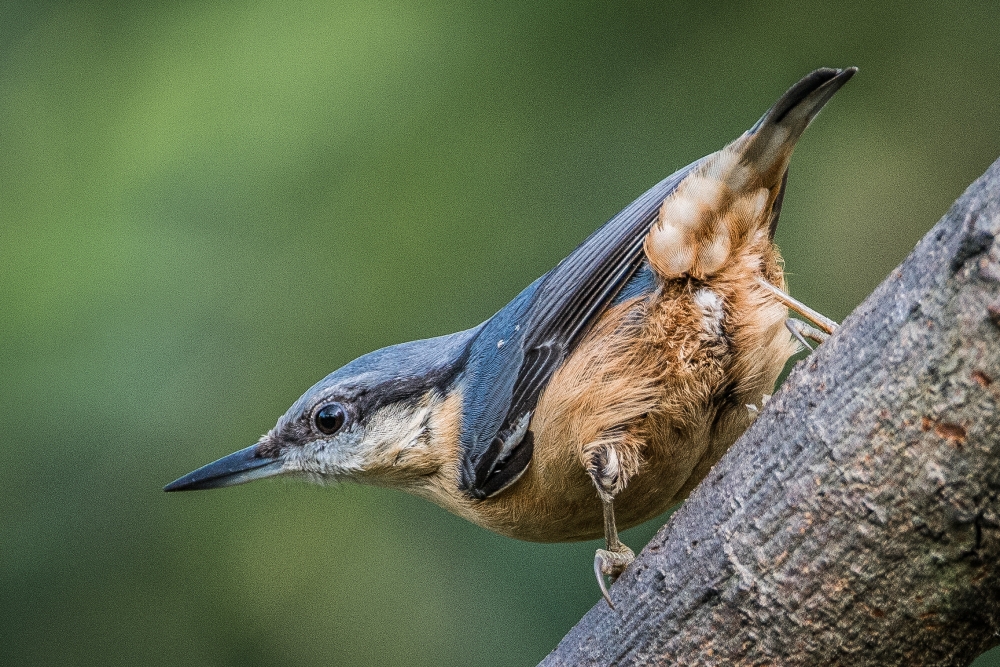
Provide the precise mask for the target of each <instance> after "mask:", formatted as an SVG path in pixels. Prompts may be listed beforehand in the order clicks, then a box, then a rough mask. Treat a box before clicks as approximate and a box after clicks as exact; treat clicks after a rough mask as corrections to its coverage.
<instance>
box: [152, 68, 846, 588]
mask: <svg viewBox="0 0 1000 667" xmlns="http://www.w3.org/2000/svg"><path fill="white" fill-rule="evenodd" d="M855 71H856V70H855V69H854V68H848V69H844V70H835V69H819V70H816V71H815V72H813V73H811V74H809V75H808V76H806V77H805V78H804V79H802V80H801V81H799V82H798V83H797V84H795V85H794V86H792V88H791V89H790V90H789V91H788V92H787V93H785V94H784V95H783V96H782V97H781V99H779V100H778V101H777V103H776V104H775V105H774V106H773V107H771V109H770V110H769V111H768V112H767V113H766V114H764V116H763V118H761V119H760V120H759V121H758V122H757V124H755V125H754V126H753V127H752V128H750V130H748V131H747V132H746V133H744V134H743V135H742V136H741V137H739V138H738V139H737V140H736V141H734V142H733V143H731V144H729V145H728V146H726V147H725V148H723V149H722V150H720V151H718V152H716V153H712V154H711V155H709V156H707V157H704V158H702V159H700V160H698V161H697V162H694V163H692V164H690V165H688V166H687V167H684V168H683V169H681V170H680V171H678V172H676V173H675V174H673V175H671V176H669V177H667V178H666V179H664V180H663V181H661V182H660V183H658V184H657V185H655V186H653V187H652V188H651V189H650V190H649V191H648V192H646V193H645V194H643V195H642V196H641V197H639V198H638V199H637V200H635V201H634V202H633V203H632V204H630V205H629V206H628V207H627V208H626V209H625V210H623V211H622V212H621V213H619V214H618V215H616V216H615V217H614V218H612V219H611V221H609V222H608V223H607V224H605V225H604V226H603V227H601V228H600V229H598V230H597V231H596V232H594V233H593V234H591V235H590V237H589V238H587V239H586V240H585V241H584V242H583V243H582V244H581V245H580V246H579V247H578V248H577V249H576V250H574V251H573V252H572V253H571V254H570V255H569V256H568V257H566V258H565V259H564V260H563V261H562V262H560V263H559V264H558V265H557V266H556V267H555V268H554V269H552V270H551V271H549V272H548V273H547V274H545V275H544V276H542V277H541V278H539V279H538V280H536V281H535V282H533V283H532V284H531V285H529V286H528V287H527V288H526V289H525V290H524V291H523V292H521V293H520V294H519V295H518V296H517V297H515V298H514V300H513V301H511V302H510V303H509V304H507V305H506V306H505V307H504V308H502V309H501V310H500V311H499V312H498V313H497V314H496V315H494V316H493V317H491V318H489V319H488V320H486V321H485V322H483V323H482V324H480V325H479V326H477V327H474V328H472V329H469V330H467V331H461V332H459V333H455V334H451V335H448V336H441V337H438V338H431V339H428V340H419V341H414V342H409V343H402V344H400V345H394V346H392V347H387V348H384V349H381V350H376V351H375V352H371V353H369V354H366V355H364V356H362V357H360V358H358V359H355V360H354V361H352V362H351V363H349V364H347V365H346V366H344V367H343V368H341V369H339V370H337V371H334V372H333V373H331V374H330V375H328V376H326V377H325V378H323V379H322V380H320V381H319V383H317V384H316V385H314V386H313V387H312V388H311V389H309V391H307V392H306V393H305V394H303V395H302V397H301V398H299V400H298V401H296V402H295V404H294V405H292V407H290V408H289V409H288V411H287V412H286V413H285V414H284V415H282V417H281V418H280V419H279V420H278V423H277V425H275V427H274V428H272V429H271V430H270V431H269V432H268V433H267V434H266V435H264V436H263V437H261V439H260V440H259V441H258V442H257V443H256V444H254V445H251V446H250V447H247V448H246V449H242V450H240V451H238V452H236V453H234V454H230V455H229V456H226V457H223V458H221V459H219V460H218V461H216V462H214V463H210V464H208V465H206V466H204V467H202V468H199V469H198V470H195V471H194V472H192V473H190V474H188V475H185V476H184V477H181V478H180V479H178V480H177V481H175V482H172V483H171V484H169V485H167V486H166V487H165V490H166V491H181V490H189V489H211V488H216V487H221V486H230V485H233V484H241V483H243V482H249V481H251V480H255V479H261V478H263V477H272V476H275V475H294V476H299V477H305V478H307V479H311V480H314V481H319V482H322V481H326V480H332V481H341V480H351V481H356V482H364V483H368V484H377V485H380V486H387V487H392V488H396V489H401V490H403V491H407V492H409V493H412V494H414V495H416V496H419V497H421V498H426V499H428V500H430V501H432V502H435V503H437V504H438V505H440V506H441V507H443V508H445V509H447V510H449V511H451V512H454V513H455V514H458V515H459V516H462V517H464V518H466V519H468V520H469V521H472V522H473V523H476V524H479V525H480V526H483V527H485V528H488V529H490V530H493V531H496V532H498V533H501V534H503V535H508V536H510V537H514V538H518V539H522V540H533V541H539V542H561V541H570V540H584V539H591V538H594V537H598V536H600V535H602V534H603V535H604V538H605V540H606V549H599V550H598V551H597V555H596V557H595V561H594V569H595V573H596V575H597V579H598V582H599V584H600V587H601V590H602V592H603V594H604V596H605V598H606V599H607V600H608V603H609V604H610V602H611V598H610V596H609V594H608V592H607V588H606V586H605V581H604V576H609V577H611V578H612V580H613V579H614V578H615V577H617V576H618V575H619V574H620V573H621V572H622V571H623V570H624V568H625V567H626V566H627V565H628V564H629V563H630V562H631V561H632V559H633V558H634V556H633V553H632V551H631V550H630V549H629V548H628V547H626V546H625V545H623V544H622V543H621V542H619V541H618V532H617V527H618V526H625V527H629V526H633V525H636V524H638V523H640V522H643V521H646V520H647V519H650V518H652V517H654V516H657V515H658V514H660V513H662V512H663V511H665V510H666V509H668V508H669V507H670V506H672V505H674V504H676V503H677V502H679V501H681V500H683V499H684V498H685V497H686V496H687V495H688V493H689V492H690V491H691V490H692V489H693V488H694V486H695V485H696V484H697V483H698V482H699V481H700V480H701V479H702V478H703V477H704V476H705V474H706V473H707V472H708V470H709V468H710V467H711V466H712V465H713V464H714V463H715V462H716V461H717V460H718V459H719V457H721V456H722V454H723V453H724V452H725V451H726V449H727V448H728V447H729V446H730V445H731V444H732V443H733V442H734V441H735V440H736V438H737V437H738V436H739V435H740V434H741V433H742V432H743V431H744V429H746V427H747V426H748V425H749V423H750V420H751V415H750V413H749V411H748V409H747V406H748V405H750V404H760V403H762V401H763V398H764V396H765V395H766V394H769V393H770V392H771V391H772V390H773V388H774V383H775V382H776V380H777V378H778V374H779V373H780V372H781V370H782V368H783V367H784V365H785V362H786V361H787V360H788V358H789V357H790V356H791V355H792V354H793V353H795V351H796V350H797V349H798V344H797V343H796V342H795V341H794V340H793V339H792V337H791V336H790V335H789V333H788V331H787V330H786V328H785V327H786V320H787V317H788V308H789V307H791V308H793V309H794V310H796V311H798V312H799V313H800V314H802V315H804V316H805V317H806V318H807V319H810V320H811V321H812V322H813V323H814V324H816V325H817V326H819V327H820V328H821V329H823V330H824V331H826V332H827V333H829V332H831V331H832V330H833V326H834V325H833V323H832V322H830V321H829V320H826V319H825V318H823V317H822V316H821V315H819V314H818V313H815V312H814V311H811V310H809V309H808V308H806V307H805V306H802V305H801V304H799V303H798V302H796V301H794V300H793V299H791V297H789V296H787V294H785V292H784V290H785V279H784V273H783V271H782V265H781V257H780V255H779V253H778V249H777V247H776V246H775V244H774V232H775V228H776V226H777V222H778V214H779V212H780V209H781V201H782V198H783V196H784V192H785V184H786V181H787V175H788V162H789V159H790V158H791V155H792V149H793V148H794V146H795V143H796V141H797V140H798V138H799V137H800V136H801V134H802V132H803V131H804V130H805V129H806V126H808V125H809V123H810V121H811V120H812V119H813V117H814V116H815V115H816V114H817V113H818V112H819V110H820V109H821V108H822V107H823V105H824V104H826V102H827V101H828V100H829V99H830V98H831V97H832V96H833V94H834V93H835V92H836V91H837V90H838V89H839V88H840V87H841V86H842V85H844V83H846V82H847V80H848V79H850V78H851V76H852V75H853V74H854V72H855ZM796 322H798V321H796ZM789 328H791V329H792V330H793V333H796V335H797V336H798V337H799V338H800V340H801V335H800V334H801V332H802V331H805V333H806V335H807V336H810V337H812V338H814V339H816V340H822V337H823V336H822V334H821V332H819V331H816V330H815V329H813V328H812V327H809V326H808V325H805V324H804V323H801V322H800V324H799V325H798V326H793V327H789Z"/></svg>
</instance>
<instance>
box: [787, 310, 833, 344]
mask: <svg viewBox="0 0 1000 667" xmlns="http://www.w3.org/2000/svg"><path fill="white" fill-rule="evenodd" d="M785 328H786V329H788V330H789V331H790V332H791V333H792V335H793V336H795V339H796V340H798V341H799V343H801V344H802V346H803V347H805V348H806V349H807V350H809V351H810V352H811V351H812V350H813V346H812V345H810V344H809V342H808V341H807V340H806V339H809V340H811V341H813V342H814V343H817V344H823V343H825V342H826V341H827V339H828V338H829V337H830V334H828V333H826V332H824V331H820V330H819V329H817V328H816V327H813V326H810V325H808V324H806V323H805V322H803V321H802V320H795V319H792V318H791V317H789V318H788V319H787V320H785Z"/></svg>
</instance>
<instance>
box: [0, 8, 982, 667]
mask: <svg viewBox="0 0 1000 667" xmlns="http://www.w3.org/2000/svg"><path fill="white" fill-rule="evenodd" d="M847 65H857V66H859V67H860V68H861V71H860V74H859V75H858V76H857V77H855V79H854V80H853V81H851V83H850V84H849V85H848V86H847V87H845V89H844V90H843V91H842V92H841V93H840V94H839V95H838V96H837V97H836V98H835V99H834V100H833V102H832V103H831V104H830V106H829V108H828V109H827V110H826V111H825V112H824V113H823V114H822V115H821V116H820V118H819V120H818V121H817V122H816V123H815V124H814V125H813V127H812V128H811V129H810V130H809V132H808V133H807V134H806V136H805V138H804V140H803V142H802V144H801V145H800V148H799V150H798V151H797V154H796V157H795V159H794V160H793V164H792V171H791V178H790V187H789V192H788V196H787V197H786V199H785V208H784V212H783V215H782V226H781V228H780V230H779V232H778V239H779V242H780V244H781V246H782V247H783V249H784V252H785V257H786V260H787V269H788V271H789V272H790V274H791V278H790V282H791V285H792V290H793V292H794V293H795V294H796V295H797V296H798V297H800V298H802V299H803V300H805V301H806V302H807V303H809V304H811V305H813V306H814V307H816V308H818V309H819V310H821V311H823V312H825V313H827V314H828V315H831V316H833V317H836V318H838V319H839V318H843V317H844V316H845V315H846V314H847V313H849V312H850V311H851V309H852V308H853V307H854V306H856V305H857V304H858V303H859V302H860V301H861V300H862V299H863V298H864V297H865V296H866V295H867V294H868V293H869V292H870V291H871V290H872V289H873V288H874V287H875V285H877V284H878V283H879V282H880V281H881V279H882V278H883V277H884V276H885V275H886V274H888V273H889V271H891V270H892V268H893V267H894V266H895V265H896V264H897V263H898V262H899V261H901V260H902V259H903V257H905V255H906V254H907V253H908V252H909V250H910V249H911V248H912V246H913V244H914V243H915V242H916V241H917V240H918V239H919V238H920V237H921V235H922V234H923V233H924V232H925V231H926V230H927V229H929V228H930V226H931V225H932V224H933V223H934V222H935V221H936V220H937V219H938V218H939V217H940V216H941V215H942V214H943V213H944V212H945V211H946V209H947V208H948V206H949V205H950V204H951V202H952V201H953V200H954V199H955V198H956V197H957V196H958V195H959V194H961V192H962V191H963V189H964V188H965V187H966V186H967V185H968V184H969V183H970V182H971V181H972V180H973V179H975V178H976V177H977V176H979V175H980V174H981V173H982V172H983V171H984V170H985V169H986V167H987V166H988V165H989V164H990V163H991V162H992V161H993V160H994V159H996V158H997V156H998V155H1000V123H998V108H1000V11H998V7H997V5H996V3H982V2H965V3H961V2H952V3H939V2H888V3H884V2H870V1H866V2H857V3H854V4H839V5H838V4H836V3H828V4H824V5H823V6H822V7H819V6H815V7H809V6H806V5H805V4H803V3H744V4H742V5H741V6H740V7H739V8H735V7H734V6H730V5H725V6H723V5H719V6H716V7H709V6H707V3H701V2H682V3H640V2H626V3H619V4H617V5H614V6H609V5H605V4H602V3H581V2H566V3H551V2H550V3H510V4H506V5H502V4H494V3H468V4H465V5H457V4H455V3H451V2H437V3H434V2H422V3H413V4H391V3H385V4H374V3H369V2H346V3H345V2H327V1H317V2H302V3H298V2H291V3H288V2H252V3H235V2H234V3H222V2H163V3H117V4H115V3H90V2H72V3H70V2H65V3H62V2H23V3H16V2H7V3H5V4H4V5H3V9H2V10H0V146H2V152H0V170H2V190H0V191H2V195H0V206H2V211H3V213H2V223H0V285H2V297H0V298H2V301H0V368H2V377H3V381H2V383H0V419H2V422H0V423H2V425H3V428H4V433H5V436H4V462H3V465H2V466H0V504H2V510H0V647H2V650H3V656H4V657H3V662H4V663H5V664H10V665H36V664H37V665H54V664H75V665H84V664H129V665H159V664H191V665H198V664H204V665H332V664H372V665H375V664H379V665H532V664H534V663H535V662H537V661H538V660H540V659H541V658H542V657H544V655H545V654H546V653H547V652H548V651H549V650H551V649H552V648H553V647H554V646H555V645H556V643H557V642H558V640H559V639H560V638H561V637H562V635H563V634H564V633H565V632H566V631H567V630H568V629H569V628H570V627H571V626H572V624H573V623H574V622H575V621H576V620H577V619H579V617H580V616H581V615H582V614H583V613H584V612H585V611H586V610H587V609H588V608H589V607H590V606H591V605H593V604H594V603H596V602H597V601H598V599H599V595H598V591H597V587H596V585H595V583H594V581H593V574H592V571H591V563H592V558H593V550H594V548H595V547H596V546H597V543H596V542H591V543H583V544H571V545H537V544H528V543H520V542H515V541H512V540H508V539H505V538H501V537H498V536H495V535H492V534H490V533H487V532H486V531H484V530H482V529H479V528H477V527H475V526H472V525H469V524H466V523H464V522H463V521H461V520H459V519H457V518H454V517H452V516H450V515H448V514H446V513H445V512H444V511H442V510H439V509H437V508H436V507H433V506H431V505H429V504H427V503H424V502H422V501H418V500H415V499H412V498H409V497H406V496H403V495H402V494H398V493H393V492H388V491H383V490H378V489H372V488H360V487H339V488H336V489H329V488H327V489H321V488H318V487H309V486H306V485H304V484H300V483H282V482H269V483H263V482H262V483H258V484H254V485H250V486H244V487H238V488H234V489H226V490H222V491H217V492H212V493H198V494H178V495H167V494H164V493H162V492H161V491H160V488H161V486H162V485H163V484H165V483H166V482H169V481H170V480H172V479H174V478H175V477H178V476H179V475H181V474H183V473H186V472H188V471H190V470H192V469H194V468H195V467H197V466H199V465H201V464H203V463H206V462H208V461H210V460H213V459H215V458H216V457H218V456H221V455H223V454H227V453H229V452H231V451H234V450H236V449H238V448H241V447H244V446H246V445H248V444H251V443H252V442H254V441H255V440H256V438H257V437H258V436H259V435H260V434H261V433H262V432H264V431H266V430H267V429H268V428H270V426H271V425H272V424H273V423H274V420H275V419H276V418H277V417H278V415H280V414H281V413H282V412H283V411H284V410H285V408H286V407H287V406H288V405H289V404H290V403H291V402H292V401H293V400H294V399H295V398H297V397H298V396H299V394H300V393H301V392H302V391H303V390H305V389H306V388H307V387H309V386H310V385H311V384H312V383H313V382H314V381H316V380H317V379H319V378H320V377H322V376H323V375H325V374H326V373H328V372H329V371H331V370H333V369H335V368H337V367H338V366H340V365H341V364H343V363H345V362H347V361H349V360H350V359H352V358H354V357H355V356H357V355H360V354H362V353H364V352H367V351H369V350H372V349H374V348H377V347H381V346H384V345H388V344H391V343H397V342H400V341H404V340H409V339H414V338H424V337H428V336H434V335H438V334H443V333H447V332H451V331H454V330H458V329H463V328H466V327H469V326H471V325H474V324H476V323H478V322H479V321H481V320H483V319H485V318H486V317H488V316H489V315H490V314H492V313H493V312H494V311H496V310H497V309H498V308H500V307H501V306H502V305H503V304H504V303H506V302H507V301H508V300H509V299H510V298H511V297H512V296H513V295H515V294H516V293H517V292H518V291H519V290H520V289H521V288H522V287H523V286H525V285H526V284H527V283H529V282H530V281H531V280H532V279H534V278H535V277H536V276H538V275H540V274H541V273H543V272H545V271H546V270H548V269H549V268H550V267H551V266H552V265H554V264H555V263H556V262H557V261H558V260H559V259H560V258H562V257H563V256H564V255H566V254H567V253H568V252H569V251H570V250H572V248H573V247H574V246H575V245H576V244H577V243H578V242H579V241H580V240H581V239H583V238H584V237H585V236H586V235H587V234H588V233H589V232H590V231H592V230H593V229H594V228H596V227H597V226H598V225H600V224H601V223H602V222H604V221H605V220H607V219H608V218H609V217H610V216H612V215H613V214H614V213H616V212H617V211H618V210H619V209H620V208H622V207H623V206H624V205H625V204H627V203H628V202H629V201H631V200H632V199H633V198H634V197H635V196H637V195H638V194H640V193H641V192H642V191H643V190H645V189H646V188H647V187H648V186H650V185H651V184H653V183H654V182H656V181H657V180H659V179H660V178H662V177H663V176H665V175H667V174H669V173H670V172H672V171H673V170H675V169H677V168H679V167H681V166H683V165H685V164H687V163H688V162H690V161H692V160H694V159H696V158H698V157H700V156H702V155H704V154H706V153H709V152H711V151H713V150H716V149H717V148H719V147H721V146H722V145H724V144H725V143H726V142H728V141H729V140H731V139H733V138H735V137H736V136H737V135H738V134H739V133H740V132H742V131H743V130H745V129H746V128H747V127H749V126H750V125H751V124H752V123H753V122H754V121H755V120H756V119H757V118H758V116H759V115H760V114H761V113H763V112H764V110H765V109H767V107H768V106H769V105H770V104H771V103H772V102H773V101H774V100H775V99H776V98H777V97H778V96H779V95H780V94H781V93H782V92H783V91H784V90H785V89H786V88H787V87H788V86H789V85H791V84H792V83H793V82H795V81H796V80H797V79H798V78H799V77H800V76H802V75H804V74H805V73H807V72H808V71H809V70H811V69H813V68H815V67H818V66H840V67H842V66H847ZM662 522H663V521H662V519H661V520H660V521H658V522H655V521H654V522H651V523H649V524H647V525H646V526H643V527H640V528H637V529H634V530H632V531H629V532H628V533H627V534H626V542H628V543H629V544H631V545H632V546H634V547H641V546H642V544H644V543H645V541H646V540H647V539H648V538H649V537H650V536H651V535H652V533H653V532H654V531H655V530H656V528H657V527H658V526H659V525H660V524H662ZM987 664H994V665H996V664H1000V659H993V661H990V658H989V657H985V658H983V659H981V660H980V661H978V662H977V665H987Z"/></svg>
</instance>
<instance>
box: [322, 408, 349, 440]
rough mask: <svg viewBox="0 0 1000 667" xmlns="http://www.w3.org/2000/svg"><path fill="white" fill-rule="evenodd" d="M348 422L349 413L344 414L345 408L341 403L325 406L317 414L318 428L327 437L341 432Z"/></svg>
mask: <svg viewBox="0 0 1000 667" xmlns="http://www.w3.org/2000/svg"><path fill="white" fill-rule="evenodd" d="M346 420H347V413H346V412H344V406H342V405H341V404H340V403H331V404H330V405H324V406H323V407H322V408H320V411H319V412H317V413H316V428H318V429H319V430H320V431H322V432H323V433H326V434H327V435H333V434H334V433H336V432H337V431H339V430H340V427H342V426H343V425H344V422H345V421H346Z"/></svg>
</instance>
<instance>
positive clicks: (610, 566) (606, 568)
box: [594, 543, 635, 609]
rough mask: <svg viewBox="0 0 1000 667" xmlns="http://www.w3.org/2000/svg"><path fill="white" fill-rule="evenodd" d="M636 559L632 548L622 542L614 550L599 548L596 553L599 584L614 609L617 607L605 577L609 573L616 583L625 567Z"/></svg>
mask: <svg viewBox="0 0 1000 667" xmlns="http://www.w3.org/2000/svg"><path fill="white" fill-rule="evenodd" d="M634 560H635V554H634V553H633V552H632V550H631V549H629V548H628V547H627V546H625V545H624V544H621V543H619V544H618V547H617V548H616V549H615V550H614V551H609V550H607V549H598V550H597V553H596V554H595V555H594V574H595V575H596V576H597V584H598V585H599V586H600V587H601V594H602V595H603V596H604V600H605V601H606V602H607V603H608V606H609V607H611V608H612V609H614V608H615V605H614V604H613V603H612V602H611V593H609V592H608V586H607V584H606V583H605V582H604V577H605V575H607V576H608V577H610V578H611V583H615V581H616V580H617V579H618V577H619V576H620V575H621V573H622V572H624V571H625V568H626V567H628V566H629V563H631V562H632V561H634Z"/></svg>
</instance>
